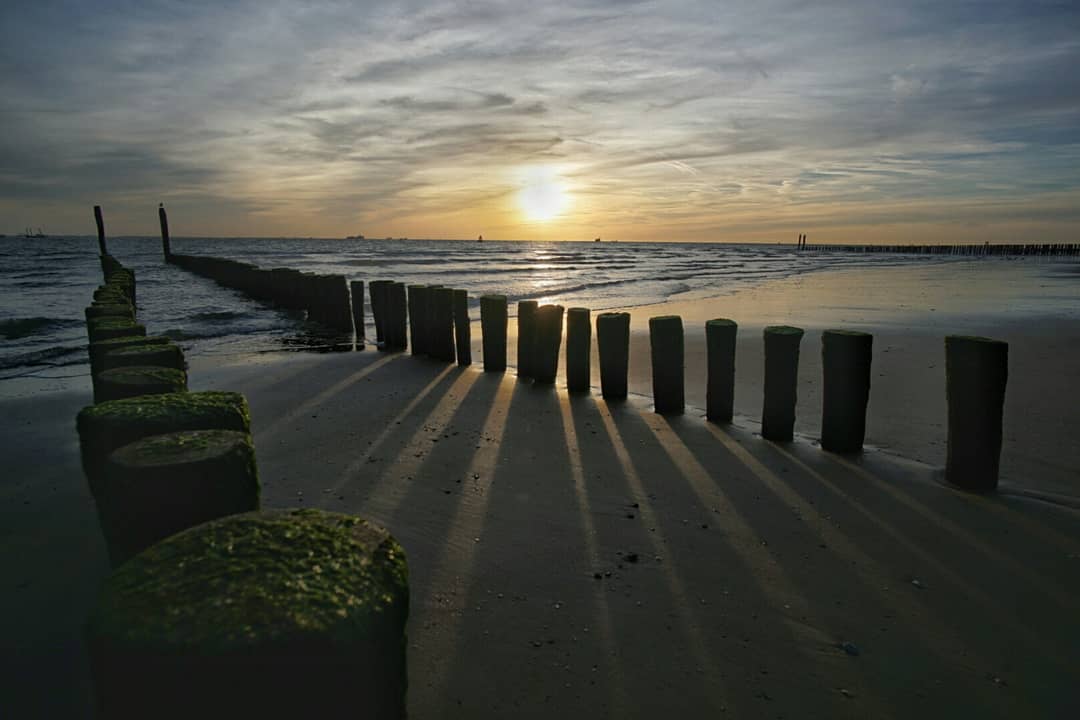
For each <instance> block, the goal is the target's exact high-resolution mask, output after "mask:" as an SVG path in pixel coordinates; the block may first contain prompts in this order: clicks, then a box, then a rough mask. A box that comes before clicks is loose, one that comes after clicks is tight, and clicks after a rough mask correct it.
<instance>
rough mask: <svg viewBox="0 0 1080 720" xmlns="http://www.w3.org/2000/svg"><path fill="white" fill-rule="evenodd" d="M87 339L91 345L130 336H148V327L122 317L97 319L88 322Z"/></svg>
mask: <svg viewBox="0 0 1080 720" xmlns="http://www.w3.org/2000/svg"><path fill="white" fill-rule="evenodd" d="M86 334H87V339H88V340H89V341H90V342H91V343H96V342H100V341H102V340H108V339H109V338H116V337H126V336H129V335H146V327H145V326H144V325H140V324H139V323H136V322H132V321H131V320H128V319H127V318H121V317H115V316H114V317H109V316H106V317H97V318H91V319H90V320H88V321H87V322H86Z"/></svg>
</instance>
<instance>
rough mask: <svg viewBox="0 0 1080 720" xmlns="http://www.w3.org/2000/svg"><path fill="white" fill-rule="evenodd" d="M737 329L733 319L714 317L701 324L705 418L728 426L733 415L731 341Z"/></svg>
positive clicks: (736, 333)
mask: <svg viewBox="0 0 1080 720" xmlns="http://www.w3.org/2000/svg"><path fill="white" fill-rule="evenodd" d="M738 332H739V326H738V324H737V323H736V322H735V321H734V320H728V319H726V318H716V319H713V320H709V321H707V322H706V323H705V349H706V354H707V356H708V361H707V362H708V378H707V380H706V385H705V417H706V418H708V419H709V420H711V421H712V422H716V423H729V422H731V420H732V418H733V417H734V414H735V339H736V336H737V335H738Z"/></svg>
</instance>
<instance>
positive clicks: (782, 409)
mask: <svg viewBox="0 0 1080 720" xmlns="http://www.w3.org/2000/svg"><path fill="white" fill-rule="evenodd" d="M802 336H803V331H802V329H801V328H796V327H789V326H787V325H770V326H769V327H767V328H765V403H764V408H763V409H762V412H761V437H763V438H765V439H766V440H779V441H788V440H791V439H792V438H794V437H795V401H796V396H797V389H798V382H799V343H800V342H801V341H802Z"/></svg>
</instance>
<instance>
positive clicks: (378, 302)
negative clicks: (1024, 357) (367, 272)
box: [368, 280, 391, 350]
mask: <svg viewBox="0 0 1080 720" xmlns="http://www.w3.org/2000/svg"><path fill="white" fill-rule="evenodd" d="M390 282H391V281H390V280H372V281H371V282H369V283H368V293H369V294H370V295H371V318H372V320H373V321H374V322H375V342H376V343H377V344H378V346H379V349H380V350H386V349H388V348H387V347H386V286H387V285H388V284H389V283H390Z"/></svg>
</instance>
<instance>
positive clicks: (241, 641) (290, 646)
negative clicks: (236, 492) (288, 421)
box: [86, 510, 409, 720]
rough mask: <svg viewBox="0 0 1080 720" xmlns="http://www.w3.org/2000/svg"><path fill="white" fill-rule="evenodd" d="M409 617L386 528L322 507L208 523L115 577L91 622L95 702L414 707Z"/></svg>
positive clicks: (245, 709)
mask: <svg viewBox="0 0 1080 720" xmlns="http://www.w3.org/2000/svg"><path fill="white" fill-rule="evenodd" d="M408 615H409V577H408V564H407V561H406V556H405V552H404V550H403V549H402V548H401V546H400V545H399V544H398V543H397V541H396V540H395V539H394V538H393V537H392V536H391V535H390V534H389V533H388V532H387V531H386V530H384V529H383V528H380V527H377V526H375V525H372V524H370V523H368V522H367V521H364V520H362V519H360V518H356V517H351V516H347V515H341V514H337V513H329V512H324V511H319V510H279V511H263V512H257V513H247V514H243V515H233V516H230V517H228V518H223V519H221V520H215V521H212V522H209V523H205V524H203V525H200V526H198V527H194V528H191V529H190V530H186V531H184V532H182V533H180V534H178V535H174V536H172V537H170V538H168V539H166V540H163V541H161V542H159V543H157V544H156V545H154V546H152V547H150V548H149V549H147V550H146V551H144V552H142V553H140V554H139V555H137V556H136V557H134V558H132V559H131V560H130V561H128V562H127V563H125V564H124V565H122V566H121V567H120V568H118V569H117V570H115V571H114V572H113V573H112V574H111V575H110V576H109V577H108V578H107V579H106V581H105V583H104V586H103V588H102V591H101V593H100V595H99V597H98V601H97V606H96V608H95V609H94V611H93V613H92V614H91V616H90V619H89V622H88V623H87V625H86V640H87V647H88V650H89V656H90V665H91V670H92V673H91V674H92V677H93V678H94V684H95V688H94V689H95V695H96V697H97V700H98V707H99V711H101V712H102V713H103V715H104V716H107V717H110V718H113V717H123V718H147V717H161V711H162V710H163V709H165V705H164V703H165V702H166V700H167V704H168V706H167V710H168V712H169V714H170V716H171V717H177V718H181V717H182V718H200V717H235V718H245V717H252V718H264V717H273V718H280V717H290V718H307V717H310V718H332V717H334V718H336V717H346V716H350V715H357V714H359V715H360V716H363V717H371V718H387V719H388V720H389V719H399V718H404V717H405V700H406V689H407V681H406V678H407V674H406V647H407V645H406V623H407V621H408ZM278 690H280V692H279V691H278Z"/></svg>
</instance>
